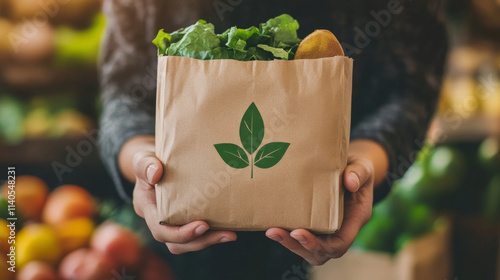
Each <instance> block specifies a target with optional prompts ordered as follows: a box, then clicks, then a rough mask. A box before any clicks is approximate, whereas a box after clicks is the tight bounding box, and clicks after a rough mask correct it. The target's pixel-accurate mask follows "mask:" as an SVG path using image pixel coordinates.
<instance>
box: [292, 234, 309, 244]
mask: <svg viewBox="0 0 500 280" xmlns="http://www.w3.org/2000/svg"><path fill="white" fill-rule="evenodd" d="M292 237H293V238H294V239H295V240H297V241H299V242H300V243H307V239H306V238H305V237H304V236H303V235H292Z"/></svg>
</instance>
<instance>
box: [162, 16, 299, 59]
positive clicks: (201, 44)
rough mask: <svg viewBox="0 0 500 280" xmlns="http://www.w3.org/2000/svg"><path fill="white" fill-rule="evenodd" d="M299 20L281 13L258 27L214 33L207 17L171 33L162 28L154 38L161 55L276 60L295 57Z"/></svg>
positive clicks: (232, 28) (234, 28) (230, 29)
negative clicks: (205, 19)
mask: <svg viewBox="0 0 500 280" xmlns="http://www.w3.org/2000/svg"><path fill="white" fill-rule="evenodd" d="M297 29H299V23H298V22H297V21H296V20H295V19H294V18H292V17H291V16H289V15H287V14H283V15H280V16H278V17H275V18H273V19H270V20H268V21H267V22H265V23H261V24H260V26H259V28H257V27H255V26H252V27H250V28H247V29H241V28H237V27H236V26H234V27H231V28H229V29H228V30H226V31H225V32H223V33H222V34H215V31H214V26H213V24H211V23H207V22H206V21H204V20H199V21H198V22H196V23H195V24H193V25H191V26H189V27H186V28H181V29H179V30H177V31H174V32H172V33H166V32H164V31H163V29H161V30H160V31H159V32H158V35H157V36H156V38H155V39H154V40H153V43H154V44H155V45H156V46H157V47H158V55H169V56H184V57H191V58H197V59H205V60H207V59H236V60H241V61H249V60H273V59H285V60H287V59H293V57H294V55H295V51H296V50H297V46H298V44H299V43H300V41H301V40H300V39H299V38H298V37H297Z"/></svg>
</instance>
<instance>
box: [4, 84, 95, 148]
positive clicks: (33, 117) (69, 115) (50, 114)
mask: <svg viewBox="0 0 500 280" xmlns="http://www.w3.org/2000/svg"><path fill="white" fill-rule="evenodd" d="M75 101H76V100H75V99H74V98H73V97H72V96H71V95H62V96H61V95H56V96H45V97H35V98H32V99H31V100H29V101H24V100H21V99H19V98H14V97H13V96H12V95H7V94H0V143H2V142H3V143H6V144H18V143H21V142H22V141H23V140H24V139H39V138H46V139H57V138H62V137H77V136H80V135H82V131H84V130H90V129H92V128H93V127H94V126H95V125H94V122H93V121H92V120H91V119H90V118H89V117H87V116H86V115H84V114H83V113H81V112H80V111H78V110H77V109H75V107H76V104H75V103H76V102H75Z"/></svg>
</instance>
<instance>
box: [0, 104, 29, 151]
mask: <svg viewBox="0 0 500 280" xmlns="http://www.w3.org/2000/svg"><path fill="white" fill-rule="evenodd" d="M23 118H24V106H23V105H22V104H21V103H20V102H19V101H17V100H16V99H14V98H11V97H9V96H1V97H0V139H2V140H4V141H6V142H7V143H9V144H17V143H19V142H21V140H22V139H23V137H24V130H23Z"/></svg>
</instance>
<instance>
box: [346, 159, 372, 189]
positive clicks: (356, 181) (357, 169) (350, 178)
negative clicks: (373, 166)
mask: <svg viewBox="0 0 500 280" xmlns="http://www.w3.org/2000/svg"><path fill="white" fill-rule="evenodd" d="M369 170H370V169H369V168H368V167H367V166H365V165H364V164H362V163H360V162H353V163H351V164H349V165H348V166H347V167H346V169H345V171H344V186H345V188H346V189H347V190H348V191H350V192H357V191H358V190H359V188H360V187H361V186H363V185H364V184H365V183H366V182H367V181H368V179H369V178H370V171H369Z"/></svg>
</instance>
